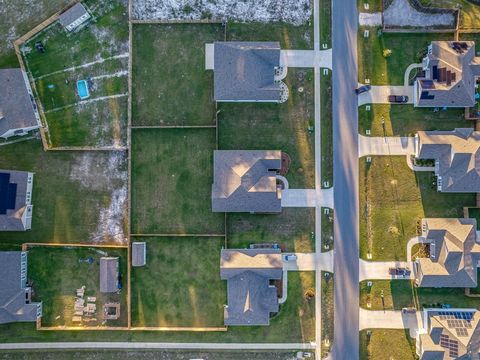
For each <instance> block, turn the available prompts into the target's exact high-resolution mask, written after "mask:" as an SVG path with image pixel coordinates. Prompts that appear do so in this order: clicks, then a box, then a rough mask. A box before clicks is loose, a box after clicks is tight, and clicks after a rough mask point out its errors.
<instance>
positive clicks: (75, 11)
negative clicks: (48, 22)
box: [58, 3, 88, 27]
mask: <svg viewBox="0 0 480 360" xmlns="http://www.w3.org/2000/svg"><path fill="white" fill-rule="evenodd" d="M85 14H88V12H87V10H86V9H85V7H84V6H83V5H82V4H81V3H77V4H75V5H74V6H72V7H71V8H69V9H68V10H66V11H64V12H63V13H62V14H60V17H59V19H58V20H59V21H60V24H62V26H64V27H66V26H68V25H70V24H71V23H73V22H74V21H75V20H77V19H79V18H80V17H82V16H83V15H85Z"/></svg>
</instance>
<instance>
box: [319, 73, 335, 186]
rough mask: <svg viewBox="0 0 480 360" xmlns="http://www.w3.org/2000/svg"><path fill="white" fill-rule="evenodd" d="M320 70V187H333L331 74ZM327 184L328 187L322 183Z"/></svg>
mask: <svg viewBox="0 0 480 360" xmlns="http://www.w3.org/2000/svg"><path fill="white" fill-rule="evenodd" d="M324 70H325V69H320V92H321V93H320V96H321V97H320V102H321V104H320V124H321V128H322V130H321V136H322V139H321V145H322V146H321V148H322V170H321V171H322V187H331V186H333V121H332V72H331V71H330V70H328V75H324V74H323V71H324ZM325 182H328V184H329V186H325V185H324V183H325Z"/></svg>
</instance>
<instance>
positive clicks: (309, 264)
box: [282, 251, 333, 272]
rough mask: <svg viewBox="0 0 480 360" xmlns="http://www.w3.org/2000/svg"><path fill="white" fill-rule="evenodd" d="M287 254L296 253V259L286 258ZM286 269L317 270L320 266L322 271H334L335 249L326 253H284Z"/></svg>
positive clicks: (284, 268) (284, 267) (284, 266)
mask: <svg viewBox="0 0 480 360" xmlns="http://www.w3.org/2000/svg"><path fill="white" fill-rule="evenodd" d="M286 255H296V257H297V259H296V260H290V261H287V260H285V257H286ZM282 260H283V270H284V271H315V267H316V266H318V267H319V268H320V270H321V271H330V272H332V271H333V251H328V252H325V253H283V254H282Z"/></svg>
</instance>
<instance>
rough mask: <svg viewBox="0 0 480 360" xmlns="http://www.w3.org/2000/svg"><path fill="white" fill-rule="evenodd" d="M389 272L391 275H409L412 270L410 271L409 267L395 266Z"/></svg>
mask: <svg viewBox="0 0 480 360" xmlns="http://www.w3.org/2000/svg"><path fill="white" fill-rule="evenodd" d="M388 273H389V274H390V275H394V276H403V277H407V276H409V275H410V273H411V271H410V269H409V268H403V267H394V268H390V269H388Z"/></svg>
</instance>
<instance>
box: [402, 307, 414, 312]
mask: <svg viewBox="0 0 480 360" xmlns="http://www.w3.org/2000/svg"><path fill="white" fill-rule="evenodd" d="M416 312H417V309H416V308H414V307H404V308H402V313H404V314H415V313H416Z"/></svg>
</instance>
